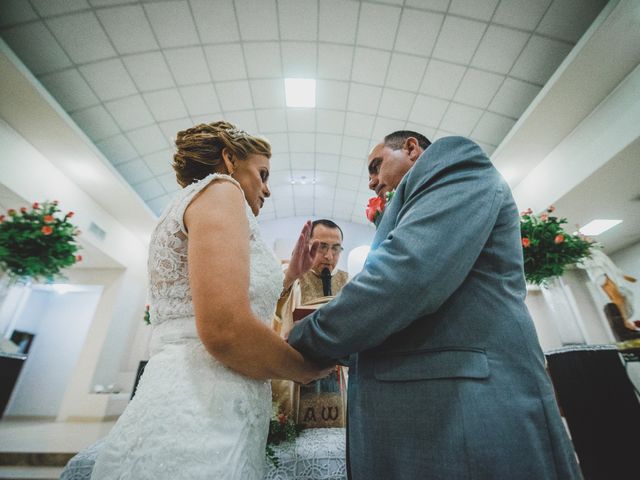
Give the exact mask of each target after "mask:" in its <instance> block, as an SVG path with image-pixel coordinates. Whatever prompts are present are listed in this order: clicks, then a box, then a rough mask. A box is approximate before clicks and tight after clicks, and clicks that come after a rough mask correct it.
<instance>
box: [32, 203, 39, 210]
mask: <svg viewBox="0 0 640 480" xmlns="http://www.w3.org/2000/svg"><path fill="white" fill-rule="evenodd" d="M32 207H33V209H34V210H37V209H39V208H40V204H39V203H38V202H35V203H34V204H33V205H32Z"/></svg>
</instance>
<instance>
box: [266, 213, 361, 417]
mask: <svg viewBox="0 0 640 480" xmlns="http://www.w3.org/2000/svg"><path fill="white" fill-rule="evenodd" d="M342 241H343V234H342V229H341V228H340V227H339V226H338V225H337V224H336V223H335V222H332V221H331V220H327V219H320V220H316V221H314V222H313V223H312V224H311V234H310V240H309V244H310V245H313V243H314V242H317V243H318V249H317V251H316V254H315V256H314V258H313V261H312V264H311V268H310V269H308V270H307V271H304V270H305V267H304V266H301V265H291V264H289V265H287V270H286V271H285V279H284V288H283V290H282V293H281V294H280V299H279V300H278V305H277V307H276V318H275V319H274V324H273V327H274V330H275V331H276V332H278V333H279V334H280V335H282V336H283V337H284V336H286V335H287V334H288V333H289V330H291V328H292V327H293V312H294V310H295V309H296V308H299V307H300V306H303V305H308V304H312V303H314V302H316V301H317V300H318V299H321V298H323V297H327V296H335V295H337V294H338V292H339V291H340V290H342V287H344V285H345V284H346V283H347V281H348V278H349V277H348V274H347V272H345V271H343V270H340V269H338V268H337V265H338V261H339V260H340V254H341V253H342V250H343V247H342ZM333 377H334V376H333V375H331V376H329V377H327V379H323V380H322V381H319V382H317V383H315V384H314V385H313V386H310V387H309V388H307V390H314V391H318V392H320V391H323V392H337V391H338V385H337V384H336V382H335V379H334V378H333ZM272 388H273V397H274V400H276V401H277V402H278V403H279V404H280V409H281V410H282V411H284V412H285V413H295V412H293V410H294V407H295V405H294V403H295V402H294V397H295V394H294V385H293V382H289V381H286V380H274V381H273V382H272Z"/></svg>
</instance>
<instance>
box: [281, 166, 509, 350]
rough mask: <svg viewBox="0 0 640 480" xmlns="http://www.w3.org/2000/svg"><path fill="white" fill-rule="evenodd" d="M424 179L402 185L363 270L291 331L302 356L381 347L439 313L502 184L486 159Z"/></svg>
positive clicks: (465, 268)
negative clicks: (388, 225)
mask: <svg viewBox="0 0 640 480" xmlns="http://www.w3.org/2000/svg"><path fill="white" fill-rule="evenodd" d="M417 166H418V165H416V167H414V168H417ZM417 173H418V172H417ZM413 177H415V176H413ZM428 177H429V178H427V179H426V180H424V181H422V182H420V181H417V182H411V184H410V182H407V185H406V187H407V188H406V191H405V200H404V205H403V206H402V208H401V210H400V212H399V215H398V220H397V223H396V226H395V228H394V229H393V230H392V231H391V232H390V233H389V235H388V236H387V238H386V239H385V240H384V241H383V242H382V243H380V245H379V246H378V248H377V249H375V250H372V251H371V252H370V253H369V256H368V258H367V261H366V263H365V266H364V268H363V271H362V272H361V273H360V274H358V275H357V276H356V277H355V278H354V279H353V280H352V281H351V282H349V283H348V284H347V285H346V286H345V287H344V288H343V289H342V291H341V292H340V294H339V295H338V297H337V298H336V299H335V300H334V301H333V302H331V303H330V304H328V305H327V306H325V307H323V308H321V309H319V310H318V311H317V312H315V313H314V314H313V315H310V316H309V317H307V318H305V319H304V320H302V321H301V322H300V323H299V324H298V325H296V326H295V327H294V329H293V330H292V331H291V333H290V335H289V343H290V344H291V345H292V346H293V347H294V348H296V349H297V350H299V351H300V352H301V353H302V354H303V355H305V356H306V357H308V358H310V359H311V360H314V361H317V362H319V363H324V362H330V361H332V360H333V359H337V358H341V357H344V356H347V355H350V354H353V353H357V352H361V351H364V350H367V349H370V348H373V347H375V346H377V345H380V344H381V343H382V342H384V340H385V339H386V338H388V337H389V336H390V335H392V334H394V333H396V332H399V331H401V330H403V329H405V328H406V327H408V326H409V325H410V324H411V323H412V322H413V321H415V320H416V319H418V318H420V317H423V316H425V315H427V314H430V313H433V312H435V311H437V310H438V308H439V307H440V306H441V305H442V304H443V303H444V302H445V301H446V300H447V299H448V298H449V297H450V296H451V295H452V294H453V292H455V291H456V290H457V289H458V287H459V286H460V285H461V284H462V283H463V281H464V280H465V278H466V277H467V275H468V274H469V272H470V271H471V269H472V267H473V265H474V263H475V262H476V260H477V258H478V256H479V255H480V252H481V250H482V248H483V246H484V244H485V243H486V241H487V239H488V238H489V235H490V233H491V230H492V228H493V225H494V224H495V222H496V219H497V215H498V211H499V208H500V205H501V203H502V198H503V195H504V191H503V189H505V188H506V186H505V185H503V183H502V182H498V181H496V180H497V174H496V173H495V170H494V169H493V168H492V167H491V165H490V163H489V161H488V160H486V159H485V161H484V162H473V161H470V162H466V163H465V162H459V163H456V164H454V165H452V166H450V167H449V168H445V169H442V170H441V171H440V172H438V173H437V174H434V175H432V176H428Z"/></svg>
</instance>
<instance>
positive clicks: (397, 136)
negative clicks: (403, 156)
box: [384, 130, 431, 150]
mask: <svg viewBox="0 0 640 480" xmlns="http://www.w3.org/2000/svg"><path fill="white" fill-rule="evenodd" d="M409 137H413V138H415V139H416V140H418V145H420V148H422V150H426V149H427V147H428V146H429V145H431V142H430V141H429V139H428V138H427V137H425V136H424V135H422V134H421V133H418V132H413V131H411V130H397V131H395V132H393V133H390V134H389V135H387V136H386V137H384V144H385V145H386V146H387V147H389V148H391V149H393V150H399V149H401V148H402V146H403V145H404V142H405V141H406V140H407V138H409Z"/></svg>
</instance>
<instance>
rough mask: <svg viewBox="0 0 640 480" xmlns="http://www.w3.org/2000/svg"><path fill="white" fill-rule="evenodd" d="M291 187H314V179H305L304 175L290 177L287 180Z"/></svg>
mask: <svg viewBox="0 0 640 480" xmlns="http://www.w3.org/2000/svg"><path fill="white" fill-rule="evenodd" d="M289 181H290V182H291V185H315V184H316V177H311V178H309V177H307V176H306V175H302V176H300V177H291V178H290V179H289Z"/></svg>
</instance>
